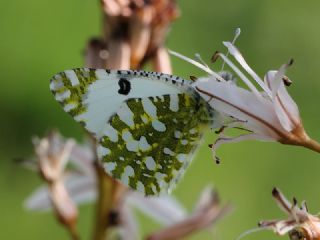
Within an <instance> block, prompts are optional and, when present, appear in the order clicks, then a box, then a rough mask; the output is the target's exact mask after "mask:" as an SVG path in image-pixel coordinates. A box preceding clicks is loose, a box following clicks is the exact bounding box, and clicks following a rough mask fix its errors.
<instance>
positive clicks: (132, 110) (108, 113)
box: [50, 68, 215, 195]
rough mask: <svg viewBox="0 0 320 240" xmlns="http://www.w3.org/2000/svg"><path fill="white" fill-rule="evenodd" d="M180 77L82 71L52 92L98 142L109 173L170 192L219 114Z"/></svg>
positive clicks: (61, 77) (152, 191)
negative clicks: (216, 114)
mask: <svg viewBox="0 0 320 240" xmlns="http://www.w3.org/2000/svg"><path fill="white" fill-rule="evenodd" d="M192 83H193V81H191V80H186V79H183V78H180V77H178V76H173V75H168V74H163V73H157V72H146V71H133V70H122V71H121V70H106V69H89V68H77V69H72V70H67V71H64V72H61V73H58V74H56V75H55V76H54V77H53V78H52V79H51V81H50V90H51V92H52V93H53V95H54V97H55V99H56V100H57V101H58V102H59V103H60V104H61V106H62V107H63V109H64V111H65V112H67V113H69V114H70V115H71V116H72V117H73V118H74V119H75V120H76V121H77V122H79V123H80V124H82V125H83V127H84V128H85V129H86V130H87V131H88V132H89V133H91V134H92V135H93V136H94V137H95V138H96V140H97V145H98V146H97V155H98V158H99V160H100V161H101V164H102V166H103V167H104V169H105V171H106V172H107V173H108V174H109V175H110V176H112V177H113V178H115V179H118V180H120V181H121V182H122V183H123V184H125V185H127V186H129V187H131V188H133V189H136V190H138V191H140V192H142V193H144V194H145V195H158V194H160V193H164V192H165V193H169V192H170V191H171V190H172V189H173V188H174V186H175V185H176V183H177V182H178V181H179V180H180V179H181V177H182V176H183V174H184V172H185V170H186V168H187V167H188V165H189V164H190V162H191V160H192V158H193V156H194V152H195V150H196V149H197V147H198V146H199V145H200V143H199V142H200V140H201V138H202V136H203V133H204V132H205V130H206V129H207V128H208V127H210V125H212V122H213V119H214V115H215V111H214V110H213V108H212V107H210V105H209V104H208V103H207V101H206V100H204V99H203V98H202V97H201V96H200V95H199V93H198V92H197V91H196V90H195V89H194V87H193V86H192Z"/></svg>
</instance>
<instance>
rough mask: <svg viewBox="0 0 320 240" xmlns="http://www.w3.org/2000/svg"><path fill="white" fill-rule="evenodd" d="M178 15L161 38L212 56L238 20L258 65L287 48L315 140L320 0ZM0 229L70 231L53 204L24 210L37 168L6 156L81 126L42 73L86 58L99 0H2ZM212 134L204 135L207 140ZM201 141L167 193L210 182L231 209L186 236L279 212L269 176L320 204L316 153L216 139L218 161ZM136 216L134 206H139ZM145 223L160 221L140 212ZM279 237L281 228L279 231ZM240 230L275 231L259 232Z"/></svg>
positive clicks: (27, 235)
mask: <svg viewBox="0 0 320 240" xmlns="http://www.w3.org/2000/svg"><path fill="white" fill-rule="evenodd" d="M180 7H181V12H182V16H181V18H180V19H178V20H177V21H176V22H175V23H174V25H173V27H172V31H171V33H170V35H169V39H168V46H169V48H171V49H174V50H176V51H178V52H181V53H183V54H185V55H188V56H192V55H193V54H194V53H195V52H199V53H201V54H202V56H203V58H204V59H209V57H210V56H211V54H212V53H213V52H214V51H215V50H222V51H224V48H223V46H222V44H221V41H222V40H230V39H231V38H232V36H233V32H234V29H235V28H236V27H241V29H242V35H241V36H240V38H239V40H238V42H237V46H238V47H239V48H240V49H241V51H242V53H243V54H244V55H245V56H246V59H247V61H248V62H249V63H251V66H252V67H253V68H254V69H255V70H256V71H257V73H259V74H260V76H262V75H264V73H265V72H266V71H267V70H269V69H277V68H278V67H279V66H280V65H281V64H282V63H284V62H285V61H287V60H288V59H289V58H290V57H294V59H295V64H294V65H293V67H292V68H290V70H289V73H288V75H289V77H290V78H291V79H292V80H293V81H294V83H293V85H292V86H291V87H290V89H289V91H290V93H291V95H292V96H293V98H294V99H295V100H296V102H297V103H298V105H299V107H300V112H301V116H302V119H303V122H304V125H305V128H306V129H307V131H308V133H309V134H310V135H311V136H312V137H314V138H315V139H318V140H320V129H319V125H318V124H319V121H320V113H319V100H320V94H319V93H320V81H319V79H318V78H319V73H318V70H319V66H320V62H319V59H320V31H319V24H320V14H319V9H320V2H319V1H316V0H309V1H307V2H306V1H290V0H283V1H278V0H260V1H256V0H245V1H232V0H224V1H216V0H201V1H195V0H194V1H191V0H184V1H180ZM0 9H2V11H1V15H0V57H1V58H0V79H1V87H0V113H1V118H0V190H1V192H0V196H1V197H0V229H1V230H0V239H68V235H67V233H66V232H65V231H64V229H62V228H60V227H59V225H58V224H57V223H56V221H55V219H54V217H53V215H52V214H39V213H34V212H27V211H26V210H24V209H23V207H22V203H23V201H24V199H25V198H26V197H27V196H28V195H29V194H30V193H31V192H32V191H33V190H34V189H35V188H36V187H37V186H39V185H40V184H41V181H40V179H39V177H38V176H37V175H36V174H34V173H32V172H30V171H28V170H26V169H24V168H22V167H21V166H18V165H17V164H15V163H14V161H13V159H14V158H17V157H28V156H31V155H32V145H31V142H30V138H31V136H33V135H40V136H42V135H43V134H44V133H45V131H46V130H47V129H49V128H52V127H57V128H59V129H60V130H61V132H62V133H63V134H64V135H65V136H70V137H76V138H77V139H81V137H82V136H83V135H84V134H83V131H82V129H81V127H80V126H79V125H78V124H76V123H75V122H74V121H73V120H72V119H71V118H70V117H69V116H68V115H67V114H65V113H64V112H63V111H62V109H61V108H60V107H59V105H58V104H57V103H56V102H55V100H54V99H53V97H52V95H51V93H50V92H49V84H48V80H49V79H50V77H51V76H52V75H53V74H55V73H56V72H59V71H61V70H65V69H69V68H74V67H81V66H83V60H82V51H83V49H84V46H85V44H86V41H87V40H88V38H90V37H92V36H96V35H99V32H100V25H101V24H100V18H101V16H100V10H99V4H98V1H89V0H67V1H66V0H55V1H49V0H42V1H36V0H30V1H0ZM173 66H174V73H175V74H177V75H180V76H184V77H187V76H189V75H190V74H193V75H194V74H203V73H200V72H199V71H198V70H196V69H195V68H191V67H190V65H188V64H187V63H184V62H182V61H180V60H177V59H174V60H173ZM214 138H215V135H214V134H213V133H209V134H208V135H207V137H206V141H207V143H209V142H212V141H213V139H214ZM206 145H207V144H203V147H202V148H201V150H200V152H199V154H198V156H197V158H196V159H195V161H194V162H193V164H192V165H191V167H190V168H189V170H188V172H187V174H186V176H185V178H184V180H183V182H182V183H181V184H180V185H179V186H178V188H177V189H176V191H175V192H174V195H175V196H177V198H178V199H180V200H181V201H182V203H183V204H185V206H186V207H187V208H189V209H192V206H193V203H194V202H195V201H196V200H197V194H198V193H200V191H201V189H202V188H203V187H204V186H206V185H207V184H208V183H211V184H213V185H214V186H215V187H216V188H217V189H218V190H219V192H220V194H221V198H222V199H223V201H225V202H231V203H232V204H233V205H234V207H235V210H234V211H233V213H232V214H231V215H229V216H227V217H226V218H224V219H223V220H222V221H220V222H219V224H218V225H217V226H216V227H215V228H214V229H215V230H214V234H213V235H212V233H211V232H204V233H199V234H196V235H194V236H193V237H192V238H191V239H221V240H224V239H235V237H237V236H238V235H239V234H240V233H242V232H243V231H245V230H247V229H250V228H253V227H255V226H256V224H257V222H258V220H261V219H270V218H280V217H283V216H284V215H283V214H282V213H281V212H280V211H279V210H278V208H277V207H276V205H275V204H274V202H273V200H272V198H271V190H272V188H273V187H274V186H277V187H279V188H280V189H282V191H283V192H284V193H286V195H287V196H288V197H290V198H291V197H292V196H296V197H297V198H298V199H299V200H302V199H306V200H307V201H308V203H309V208H310V210H311V212H313V213H316V212H318V211H320V188H319V187H318V181H319V179H318V178H319V177H318V173H319V172H320V171H319V169H320V155H319V154H317V153H314V152H311V151H308V150H306V149H302V148H299V147H290V146H284V145H281V144H278V143H260V142H242V143H238V144H232V145H224V146H223V147H221V148H220V149H219V152H218V154H219V156H220V157H221V159H222V163H221V164H220V165H215V164H214V163H213V161H212V159H211V153H210V151H209V149H208V148H207V147H206ZM93 210H94V208H93V207H92V206H90V205H89V206H82V207H81V217H80V220H79V229H80V232H81V235H82V236H83V239H88V237H89V236H90V234H91V232H90V231H91V227H92V221H91V220H92V217H93V213H94V212H93ZM139 216H140V215H139ZM141 221H142V222H141V226H142V232H143V233H147V232H150V231H152V230H153V229H156V228H158V227H159V226H157V225H155V224H154V223H150V221H149V220H147V218H146V217H143V216H141ZM285 238H286V237H285ZM245 239H248V240H249V239H278V237H276V236H275V235H274V234H273V233H271V232H259V233H255V234H253V235H251V236H248V237H247V238H245Z"/></svg>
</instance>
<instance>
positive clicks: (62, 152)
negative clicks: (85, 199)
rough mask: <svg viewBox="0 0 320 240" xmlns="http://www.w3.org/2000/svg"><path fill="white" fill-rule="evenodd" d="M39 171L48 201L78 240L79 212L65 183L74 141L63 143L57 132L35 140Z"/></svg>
mask: <svg viewBox="0 0 320 240" xmlns="http://www.w3.org/2000/svg"><path fill="white" fill-rule="evenodd" d="M33 143H34V148H35V153H36V155H37V158H38V164H39V165H38V166H39V171H40V173H41V176H42V177H43V179H44V180H45V181H46V182H47V185H48V190H47V194H48V195H47V196H46V199H47V200H48V201H50V202H51V203H52V206H53V208H54V210H55V212H56V214H57V218H58V220H59V221H60V222H61V223H62V224H63V225H65V226H66V227H67V229H68V230H69V231H70V233H71V235H72V237H73V239H78V236H77V232H76V229H75V225H76V220H77V217H78V210H77V207H76V206H75V204H74V202H73V201H72V200H71V198H70V196H69V193H68V192H67V190H66V188H65V185H64V183H63V179H64V175H65V167H66V165H67V163H68V160H69V157H70V154H71V152H72V149H73V147H74V145H75V142H74V140H72V139H68V140H67V141H63V140H62V138H61V137H60V135H59V134H58V133H57V132H51V133H49V134H48V137H45V138H42V139H38V138H34V140H33Z"/></svg>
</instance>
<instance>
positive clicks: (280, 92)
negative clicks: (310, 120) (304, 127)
mask: <svg viewBox="0 0 320 240" xmlns="http://www.w3.org/2000/svg"><path fill="white" fill-rule="evenodd" d="M282 77H283V75H278V72H277V71H269V72H268V73H267V74H266V76H265V82H266V83H267V84H268V86H269V87H270V89H271V90H272V91H274V89H277V91H276V95H275V96H274V100H273V102H274V109H275V112H276V114H277V117H278V119H279V121H280V122H281V125H282V126H283V128H284V129H286V130H287V131H289V132H290V131H292V130H293V129H294V128H295V127H296V126H298V125H300V123H301V121H300V114H299V109H298V106H297V104H296V103H295V102H294V101H293V99H292V98H291V96H290V95H289V94H288V92H287V89H286V87H285V85H284V83H283V81H282ZM279 78H281V81H279ZM275 82H278V83H276V84H274V83H275Z"/></svg>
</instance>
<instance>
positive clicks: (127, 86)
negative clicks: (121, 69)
mask: <svg viewBox="0 0 320 240" xmlns="http://www.w3.org/2000/svg"><path fill="white" fill-rule="evenodd" d="M118 84H119V87H120V88H119V90H118V93H120V94H122V95H128V94H129V92H130V90H131V83H130V82H129V81H128V80H127V79H125V78H120V79H119V82H118Z"/></svg>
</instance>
